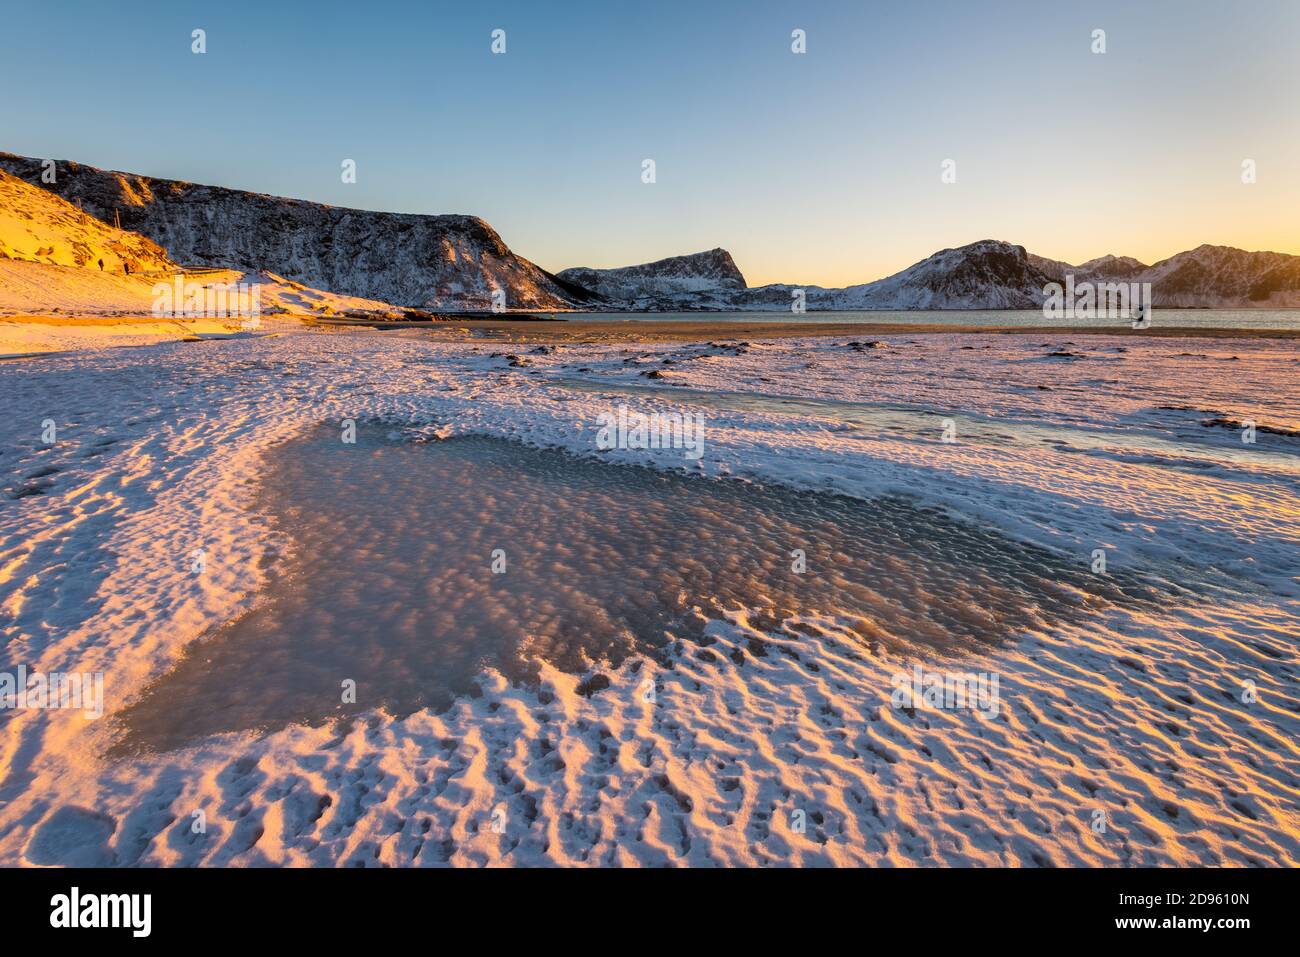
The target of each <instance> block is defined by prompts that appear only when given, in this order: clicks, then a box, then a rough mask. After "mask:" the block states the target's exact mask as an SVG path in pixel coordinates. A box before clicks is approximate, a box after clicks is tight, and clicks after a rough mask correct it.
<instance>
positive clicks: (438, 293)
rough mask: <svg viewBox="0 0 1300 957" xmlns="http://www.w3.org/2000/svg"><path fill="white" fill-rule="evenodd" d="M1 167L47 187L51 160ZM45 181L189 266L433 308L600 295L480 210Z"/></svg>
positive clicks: (97, 180) (165, 184) (88, 174)
mask: <svg viewBox="0 0 1300 957" xmlns="http://www.w3.org/2000/svg"><path fill="white" fill-rule="evenodd" d="M0 169H4V170H8V171H9V172H10V173H13V174H14V175H16V176H18V177H20V178H22V179H24V180H26V181H27V182H28V183H32V184H34V185H38V186H40V185H42V184H41V183H40V178H41V169H42V167H41V161H40V160H38V159H32V158H29V157H22V156H15V155H13V154H10V153H0ZM56 170H57V174H58V177H57V182H55V183H53V184H49V185H46V186H45V188H46V189H48V190H51V191H53V192H55V193H57V194H58V195H60V196H62V197H64V198H65V199H68V200H71V201H74V202H76V203H78V204H79V205H80V206H81V207H82V208H83V209H84V210H85V211H86V212H87V213H89V214H91V215H92V216H95V217H98V218H99V219H101V220H103V221H105V222H112V221H113V218H114V215H115V214H116V215H117V216H118V217H120V222H121V224H122V226H123V228H125V229H130V230H134V231H136V232H139V233H141V234H142V235H144V236H147V237H149V238H150V239H152V240H154V241H155V242H157V243H158V244H159V245H160V246H162V247H163V248H164V249H166V250H167V253H168V254H169V255H170V256H171V257H172V258H174V259H176V260H177V261H179V262H182V263H184V264H185V265H187V266H210V267H218V268H232V269H239V270H242V271H245V272H252V271H256V270H268V271H270V272H273V273H276V274H278V275H281V276H284V277H285V278H287V279H289V280H292V281H294V282H298V283H302V284H304V285H307V286H311V287H314V288H316V289H322V290H329V291H330V292H334V293H339V294H343V295H348V296H360V297H364V298H367V299H374V300H380V301H383V302H389V303H395V304H397V305H400V306H413V307H420V308H428V309H445V310H458V309H467V310H475V309H490V308H491V307H492V305H493V298H492V297H493V293H494V292H495V291H497V290H501V291H503V292H504V293H505V307H506V308H507V309H568V308H572V307H573V306H574V305H580V304H582V303H584V302H587V301H589V300H590V299H591V296H590V295H589V294H588V293H587V292H586V291H585V290H583V289H582V288H581V287H579V286H576V285H573V284H571V283H567V282H565V281H563V280H560V279H557V278H556V277H555V276H552V275H551V274H550V273H548V272H546V271H545V270H543V269H541V268H539V267H538V266H535V265H534V264H533V263H531V262H529V261H528V260H526V259H523V258H522V257H520V256H517V255H515V254H514V253H513V252H512V251H511V250H510V248H509V247H508V246H506V244H505V243H504V242H503V241H502V239H501V237H500V236H498V235H497V233H496V231H495V230H493V229H492V227H491V226H489V225H488V224H487V223H485V222H484V221H483V220H481V219H479V218H478V217H476V216H423V215H416V214H409V213H382V212H370V211H366V210H358V209H345V208H342V207H336V206H325V205H322V204H320V203H310V202H306V201H304V200H297V199H285V198H282V197H279V196H266V195H263V194H261V193H250V192H245V191H242V190H235V189H226V188H224V187H219V186H202V185H196V184H192V183H183V182H179V181H176V180H167V179H156V178H153V177H149V176H135V175H132V174H128V173H118V172H113V171H109V170H101V169H96V168H95V167H93V166H84V165H81V164H79V163H72V162H60V163H58V164H57V165H56Z"/></svg>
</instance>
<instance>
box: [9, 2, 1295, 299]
mask: <svg viewBox="0 0 1300 957" xmlns="http://www.w3.org/2000/svg"><path fill="white" fill-rule="evenodd" d="M5 6H6V9H5V11H4V14H3V20H2V21H0V22H2V23H3V33H0V58H3V62H4V63H5V75H6V83H7V87H8V88H7V90H6V94H5V96H4V97H3V98H2V99H0V133H2V135H0V149H6V150H9V151H12V152H17V153H23V154H27V155H33V156H40V157H55V158H58V159H76V160H80V161H83V162H87V163H91V164H93V165H97V166H106V167H110V168H114V169H123V170H129V171H132V172H140V173H147V174H152V175H157V176H166V177H171V178H177V179H186V180H191V181H197V182H206V183H217V184H222V185H228V186H236V187H240V188H246V189H255V190H259V191H263V192H269V193H276V194H280V195H287V196H295V197H301V198H306V199H312V200H317V201H321V202H327V203H334V204H338V205H346V206H356V207H363V208H369V209H386V210H396V211H404V212H423V213H440V212H463V213H473V214H476V215H479V216H482V217H483V218H485V219H486V220H487V221H488V222H490V223H491V224H492V225H493V226H494V227H496V228H497V230H498V231H500V232H501V234H502V236H503V237H504V239H505V240H506V242H507V243H508V244H510V246H511V247H512V248H514V249H515V250H516V251H517V252H519V253H520V254H521V255H524V256H526V257H528V258H530V259H533V260H534V261H536V262H538V263H539V264H540V265H542V266H544V267H546V268H549V269H560V268H563V267H565V266H572V265H591V266H614V265H625V264H628V263H633V262H643V261H647V260H651V259H656V258H660V257H663V256H669V255H675V254H679V253H684V252H692V251H697V250H701V249H708V248H712V247H714V246H723V247H725V248H727V249H729V250H730V251H731V252H732V254H733V256H734V257H735V258H736V261H737V263H738V264H739V265H740V267H741V269H742V270H743V271H744V272H745V273H746V276H747V277H748V278H749V279H750V281H751V283H755V284H757V283H760V282H771V281H790V282H799V283H819V284H822V285H842V284H845V283H851V282H862V281H867V280H870V279H874V278H877V277H879V276H881V275H884V274H886V273H889V272H891V271H894V270H896V269H898V268H901V267H903V266H906V265H908V264H909V263H911V262H914V261H916V260H918V259H920V258H923V257H924V256H926V255H929V254H930V253H932V252H934V251H935V250H937V249H940V248H943V247H945V246H955V245H960V244H962V243H966V242H971V241H974V240H976V239H981V238H986V237H992V238H998V239H1006V240H1010V241H1012V242H1018V243H1022V244H1024V245H1025V246H1027V247H1029V248H1030V249H1031V250H1032V251H1034V252H1038V253H1040V254H1043V255H1048V256H1052V257H1055V258H1060V259H1067V260H1071V261H1081V260H1083V259H1087V258H1090V257H1092V256H1096V255H1101V254H1103V253H1107V252H1114V253H1117V254H1128V255H1135V256H1138V257H1139V258H1144V259H1146V260H1147V261H1151V260H1154V259H1158V258H1162V257H1163V256H1167V255H1170V254H1172V253H1174V252H1177V251H1179V250H1181V249H1183V248H1186V247H1189V246H1194V245H1198V244H1200V243H1202V242H1211V243H1224V244H1229V245H1237V246H1242V247H1244V248H1248V249H1277V250H1280V251H1283V252H1292V253H1300V231H1298V230H1296V228H1295V222H1296V221H1297V218H1298V216H1297V214H1300V56H1298V55H1297V53H1296V49H1297V42H1298V41H1300V3H1297V2H1294V0H1252V2H1249V3H1244V4H1225V3H1217V2H1202V0H1183V2H1175V0H1167V2H1165V0H1151V2H1145V3H1134V2H1127V3H1074V2H1051V0H1042V2H1036V3H1034V2H1025V3H1021V2H1014V0H1006V2H989V3H981V2H975V0H971V2H962V3H948V2H925V0H920V2H908V3H903V2H899V3H896V4H888V5H885V4H874V3H866V2H829V0H828V2H815V0H805V2H800V3H794V2H789V3H787V2H759V0H751V2H706V0H695V2H681V3H679V2H671V0H668V2H663V0H661V2H653V3H631V2H615V0H610V2H606V3H595V2H552V0H533V2H531V3H490V2H485V3H439V2H422V3H399V2H383V0H374V2H367V3H357V2H348V3H339V2H334V3H313V4H306V3H303V4H296V3H285V2H263V3H242V2H222V3H216V2H208V3H183V2H179V3H178V2H168V3H148V2H142V3H132V4H116V3H105V2H95V3H88V2H81V0H74V2H70V3H60V4H35V3H29V4H18V3H13V2H7V3H6V5H5ZM196 28H202V29H204V30H205V31H206V32H207V46H208V52H207V53H206V54H204V55H201V56H200V55H195V54H193V53H192V52H191V49H190V47H191V31H192V30H194V29H196ZM495 28H501V29H504V30H505V31H506V36H507V52H506V54H505V55H501V56H495V55H493V54H492V53H491V50H490V42H491V39H490V33H491V31H492V30H493V29H495ZM795 28H800V29H803V30H805V31H806V32H807V38H808V39H807V44H808V52H807V53H806V54H804V55H795V54H793V53H792V52H791V50H790V42H791V40H790V33H791V30H793V29H795ZM1094 29H1104V30H1105V31H1106V44H1107V52H1106V53H1105V54H1103V55H1097V54H1094V53H1093V52H1092V51H1091V49H1090V46H1091V43H1092V39H1091V34H1092V31H1093V30H1094ZM646 158H651V159H654V160H655V163H656V166H657V182H656V183H654V184H653V185H647V184H644V183H642V182H641V163H642V160H643V159H646ZM344 159H354V160H356V162H357V169H358V174H357V182H356V183H355V184H344V183H342V182H341V179H340V163H341V162H342V161H343V160H344ZM945 159H953V160H955V161H956V170H957V182H956V183H952V184H944V183H942V182H941V179H940V172H941V163H942V162H943V161H944V160H945ZM1244 159H1253V160H1254V161H1255V162H1256V164H1257V169H1258V181H1257V182H1256V183H1254V184H1253V185H1249V186H1247V185H1243V184H1242V182H1241V174H1240V170H1241V163H1242V161H1243V160H1244Z"/></svg>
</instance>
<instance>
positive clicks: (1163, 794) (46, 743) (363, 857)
mask: <svg viewBox="0 0 1300 957" xmlns="http://www.w3.org/2000/svg"><path fill="white" fill-rule="evenodd" d="M722 334H725V333H719V335H722ZM853 342H856V343H857V345H856V346H854V345H852V344H851V343H853ZM651 373H653V375H651ZM1298 379H1300V354H1297V350H1296V348H1295V346H1294V344H1293V343H1292V342H1289V341H1284V340H1281V339H1277V340H1274V339H1267V338H1251V339H1225V340H1220V339H1214V338H1187V339H1170V338H1154V337H1138V336H1125V337H1109V336H1099V335H1091V336H1086V337H1076V336H1071V335H1070V334H1067V333H1061V334H1050V335H1039V334H1033V335H1014V336H1010V335H991V334H981V333H960V334H940V335H912V334H909V333H908V332H906V331H901V332H897V333H892V334H889V335H880V336H876V337H874V338H872V339H870V340H868V339H867V338H866V337H854V336H843V337H838V336H831V337H821V338H811V337H809V338H799V337H794V338H781V339H773V340H754V341H751V342H741V341H736V340H717V339H715V340H714V341H713V342H712V343H709V342H707V341H699V342H691V341H681V342H662V343H624V344H619V345H611V344H583V343H581V342H571V341H566V342H557V343H556V344H554V345H534V344H513V345H512V344H508V343H498V342H489V341H484V340H482V339H477V338H473V337H468V336H465V337H460V338H457V337H455V336H447V335H442V336H439V337H436V338H435V337H434V336H433V335H431V334H429V333H427V332H423V331H420V330H418V329H413V330H410V331H407V330H400V331H395V332H374V331H361V330H345V331H331V332H328V333H325V332H318V331H299V330H286V331H284V332H283V334H280V335H276V336H265V337H243V338H237V339H229V340H212V341H192V342H165V343H160V344H154V345H148V346H142V347H137V348H129V349H88V350H86V351H79V352H74V353H67V354H62V355H56V356H49V357H44V358H35V359H25V360H20V361H14V362H8V363H3V364H0V380H3V382H2V384H0V389H3V393H4V395H5V396H6V406H7V411H8V415H7V416H6V417H5V419H4V420H3V423H0V436H2V441H0V448H3V463H4V468H3V475H4V484H5V487H4V490H3V494H4V499H3V501H4V506H3V509H2V510H0V609H3V612H4V617H3V623H2V625H0V627H2V628H3V632H2V633H3V636H4V639H5V641H6V642H7V644H6V659H5V661H4V669H5V670H7V671H12V670H14V669H15V668H16V667H18V666H19V665H22V666H24V667H25V668H26V669H27V670H28V671H29V672H33V673H44V674H53V673H68V672H77V673H83V674H90V673H102V674H103V688H104V699H103V710H104V715H103V716H102V717H99V718H95V719H87V717H86V716H85V715H84V714H83V713H81V712H80V711H73V710H70V709H68V710H55V709H40V708H27V709H16V710H11V711H6V712H5V713H4V716H3V719H0V720H2V721H3V728H4V731H3V735H2V736H0V741H2V745H0V746H2V747H3V757H2V758H0V762H2V764H0V767H2V768H3V779H0V863H3V864H10V865H12V864H24V863H26V864H67V863H82V864H115V865H132V864H143V865H163V864H216V865H220V864H236V865H256V864H269V863H272V864H298V865H306V864H318V865H422V866H427V865H442V864H454V865H473V864H487V863H512V864H524V865H532V864H598V863H599V864H619V863H623V864H650V865H654V864H672V863H689V864H696V865H711V864H716V865H725V864H753V865H797V864H903V865H940V864H956V865H960V864H974V865H998V864H1011V865H1027V866H1037V865H1053V864H1055V865H1070V864H1101V865H1189V864H1225V865H1263V866H1279V865H1285V866H1295V865H1296V864H1297V862H1300V812H1298V806H1297V793H1300V752H1298V749H1297V744H1296V741H1297V731H1300V695H1298V694H1297V686H1296V679H1297V654H1296V649H1297V639H1300V586H1298V585H1297V580H1296V570H1297V568H1300V560H1298V559H1300V547H1298V546H1300V530H1297V521H1296V520H1297V517H1298V516H1300V435H1297V434H1296V433H1297V432H1298V431H1300V417H1298V416H1297V411H1296V404H1295V397H1296V394H1297V389H1296V384H1297V381H1298ZM620 407H622V408H624V409H626V410H628V411H629V412H631V413H634V414H635V413H651V412H656V411H659V412H677V413H682V414H687V413H690V414H698V415H700V416H702V421H703V423H704V433H703V436H704V446H703V454H702V455H700V456H699V457H697V458H690V457H687V456H684V455H683V454H682V450H681V449H680V448H664V449H642V448H613V449H605V448H601V447H600V444H599V443H598V442H597V432H598V422H599V421H600V417H601V416H602V415H603V414H604V415H608V414H610V413H611V412H612V411H613V410H617V409H619V408H620ZM347 420H350V421H352V422H353V423H355V424H356V426H357V427H358V428H360V429H363V430H364V429H370V428H384V429H386V430H388V431H391V432H393V433H394V434H395V435H397V436H398V437H400V438H409V439H412V440H415V439H424V440H430V441H433V440H437V439H440V438H441V439H445V438H447V437H450V436H456V435H468V434H475V435H484V436H492V437H497V438H504V439H510V440H514V441H516V442H519V443H523V444H525V445H530V446H536V447H542V448H558V449H565V450H568V451H569V452H571V453H573V454H574V455H577V456H581V457H584V458H585V459H590V460H593V461H608V462H621V463H626V464H635V465H645V466H650V467H654V468H660V469H672V470H686V471H688V472H689V473H690V474H695V475H701V476H704V477H706V478H707V479H709V480H722V479H729V480H732V481H735V480H738V479H744V480H747V481H751V482H763V483H766V484H773V485H780V486H787V487H790V488H793V489H804V490H818V491H824V492H835V493H839V494H842V495H846V496H850V497H853V498H855V499H860V500H862V501H863V502H865V503H870V502H872V501H873V500H876V499H878V498H879V497H880V496H891V497H903V498H905V499H907V500H909V501H912V502H915V503H916V504H917V506H918V507H930V506H935V507H939V508H941V509H943V511H944V513H945V515H946V517H949V518H952V519H955V520H957V521H960V522H963V523H968V524H970V525H972V526H974V527H977V528H979V529H988V530H991V531H993V532H996V533H997V534H998V535H1002V536H1006V537H1009V538H1010V539H1013V540H1016V541H1021V542H1024V543H1027V545H1032V546H1033V547H1037V548H1045V549H1049V550H1051V551H1052V552H1053V553H1054V554H1055V555H1056V556H1058V557H1059V558H1060V559H1061V560H1063V561H1065V562H1077V564H1078V568H1079V570H1080V574H1082V575H1097V576H1100V577H1101V578H1106V577H1108V576H1110V577H1113V576H1118V575H1123V574H1133V575H1139V576H1143V577H1144V578H1150V579H1151V580H1154V581H1159V582H1168V583H1172V584H1173V585H1176V586H1180V587H1176V588H1171V589H1170V590H1169V591H1168V594H1167V600H1164V601H1162V602H1158V603H1150V602H1147V603H1141V604H1134V605H1125V604H1123V603H1120V602H1116V603H1104V604H1103V606H1101V607H1090V608H1089V609H1088V611H1087V613H1086V614H1081V615H1077V616H1072V617H1070V618H1069V619H1068V620H1062V621H1057V622H1054V623H1053V624H1052V625H1051V627H1042V628H1039V627H1033V628H1028V629H1023V630H1021V631H1019V632H1018V633H1017V634H1016V635H1015V636H1014V640H1011V641H1009V642H1006V643H1002V644H998V645H991V646H989V647H988V648H986V649H981V650H979V651H972V650H969V649H963V650H952V649H949V650H947V651H945V652H940V651H938V650H936V649H935V648H934V647H931V646H929V645H926V644H924V643H917V644H916V645H915V646H914V647H897V646H895V645H894V644H891V643H884V644H881V643H873V642H870V641H864V639H863V635H862V634H861V630H860V629H858V630H855V629H854V628H852V627H849V626H848V625H846V624H845V622H843V621H839V620H835V619H834V618H833V617H831V616H797V617H796V618H795V619H792V620H788V621H786V622H784V623H779V622H778V623H774V622H772V621H771V620H769V619H768V618H767V617H765V616H761V615H757V614H754V613H753V610H750V609H742V608H736V609H733V610H731V611H730V612H729V613H728V614H725V615H704V614H701V615H700V616H699V617H700V620H699V621H698V622H696V625H697V628H696V630H695V631H694V632H692V635H691V636H690V637H684V638H682V639H681V640H677V641H674V642H673V643H672V644H671V645H670V646H669V647H668V649H667V654H666V655H665V656H663V657H662V658H660V659H659V660H653V659H651V658H647V657H643V656H640V655H631V656H629V657H627V658H626V659H625V660H623V661H621V662H620V663H619V664H618V665H617V666H616V667H614V666H607V665H605V664H604V663H602V662H600V661H593V662H591V663H590V667H586V668H583V669H577V670H575V671H572V672H566V671H562V670H560V669H559V668H557V667H555V666H554V665H553V664H552V663H548V662H546V661H545V660H542V661H540V662H537V677H536V680H535V681H525V682H521V683H519V684H517V685H511V683H510V682H508V681H507V680H506V679H505V678H504V677H503V676H502V675H501V674H500V673H498V672H496V671H494V670H490V669H489V670H485V671H484V672H483V673H482V674H481V676H480V677H479V679H478V682H477V684H478V687H477V689H476V690H475V692H474V693H472V694H467V695H463V696H460V697H458V698H456V700H455V701H454V703H453V704H452V705H451V707H450V708H449V709H446V710H443V709H436V710H433V711H430V710H422V711H417V712H415V713H413V714H410V715H408V716H404V717H401V718H397V717H394V716H391V715H388V714H385V713H382V712H379V711H367V710H366V707H365V703H366V699H365V688H364V687H362V688H360V689H359V691H358V695H359V696H358V703H357V707H356V708H348V709H345V711H346V713H348V714H352V713H355V712H357V711H360V712H363V713H364V714H363V718H362V719H361V720H357V721H356V722H355V723H352V722H351V721H348V722H345V723H344V724H342V725H338V724H329V723H327V724H324V725H319V726H304V725H295V726H289V727H270V728H266V729H264V733H258V732H256V731H252V730H249V731H243V732H239V733H231V734H226V735H222V736H217V737H212V738H207V739H203V740H200V741H197V742H194V743H191V744H189V745H187V746H185V747H182V748H180V749H177V750H170V751H167V752H165V753H145V754H140V753H129V754H125V755H124V754H122V753H121V752H120V750H115V748H114V745H115V743H117V742H118V741H119V739H120V736H121V734H122V727H121V723H120V721H119V720H118V717H117V716H118V714H119V713H120V712H121V711H122V710H123V709H124V708H126V707H128V706H129V705H131V704H132V703H134V702H136V701H138V700H139V699H140V697H141V695H142V693H143V692H144V691H145V689H147V688H148V687H149V686H150V685H151V684H152V683H154V682H157V681H158V679H160V678H161V677H162V676H164V675H165V674H167V673H168V672H169V671H170V670H171V669H172V668H173V666H174V665H175V663H176V662H177V661H178V660H179V659H180V658H181V656H182V652H183V651H184V649H185V648H186V646H187V645H189V644H190V643H191V642H193V641H194V640H195V639H196V638H198V637H199V636H201V635H206V634H210V633H212V632H213V631H214V630H216V629H219V628H220V627H221V626H222V625H223V624H225V623H227V622H230V621H231V620H233V619H236V618H238V617H239V616H240V615H242V614H245V613H247V612H248V611H249V610H250V609H253V608H256V607H258V605H259V603H260V602H264V601H266V596H267V595H268V594H273V593H274V591H275V587H276V584H277V579H278V576H280V575H281V574H282V573H283V572H284V571H285V569H287V568H290V567H296V568H310V567H311V556H310V555H304V554H301V551H300V549H299V539H300V537H301V536H296V535H295V533H294V529H293V528H291V527H285V526H284V525H283V523H277V522H274V521H272V519H271V518H270V516H269V515H268V514H267V512H266V510H265V509H264V508H263V507H262V502H261V496H260V492H259V490H260V489H261V487H262V483H263V482H264V481H265V480H266V479H267V476H268V475H269V474H272V473H273V471H274V457H275V455H276V454H277V449H278V448H279V447H280V446H281V445H282V444H283V443H285V442H288V441H290V440H294V439H295V438H298V437H301V436H303V435H304V434H307V433H308V432H310V431H311V430H313V429H318V428H320V427H321V426H322V424H324V425H328V426H330V427H331V428H341V427H342V424H343V423H344V422H345V421H347ZM51 421H52V422H53V432H52V433H51V432H50V430H49V423H50V422H51ZM1246 430H1251V431H1250V436H1251V437H1252V438H1253V439H1254V441H1253V442H1243V441H1242V436H1243V433H1244V432H1245V431H1246ZM48 439H52V441H47V440H48ZM384 493H385V490H384V488H382V487H358V488H356V489H355V495H356V496H357V497H358V498H361V497H370V498H373V497H382V496H383V495H384ZM447 507H448V508H449V509H454V508H455V503H454V502H449V503H447ZM307 520H310V513H309V512H308V513H307ZM438 520H439V516H438V515H436V514H435V515H429V516H428V521H429V522H431V523H432V522H437V521H438ZM502 533H503V535H504V536H506V538H505V539H504V540H506V541H508V540H509V539H508V534H509V530H508V529H503V530H502ZM507 549H508V546H507ZM1099 552H1100V553H1101V554H1103V555H1104V560H1105V563H1106V569H1107V570H1105V571H1097V570H1096V567H1097V565H1096V563H1097V555H1098V553H1099ZM196 562H197V564H196ZM490 562H491V558H490V556H488V555H484V556H483V557H482V563H483V573H484V574H491V572H490V571H489V570H488V567H489V564H490ZM816 573H817V569H816V567H815V565H814V566H813V567H812V568H810V574H816ZM507 574H508V573H507ZM900 575H903V576H904V577H905V570H900ZM557 584H562V583H557ZM1181 586H1186V587H1181ZM944 597H945V596H944V595H942V594H939V595H930V596H927V600H928V601H931V602H935V603H942V602H943V600H944ZM883 614H885V612H884V611H883V610H882V615H883ZM193 653H194V654H198V655H201V654H203V650H202V648H199V649H196V650H195V651H194V652H193ZM918 666H919V667H920V668H921V669H922V671H923V672H925V673H930V672H960V673H979V674H984V675H994V676H997V678H998V689H999V694H1000V701H999V706H998V708H997V710H996V714H992V713H980V712H979V711H977V710H976V709H973V708H935V707H927V706H915V707H913V706H908V707H898V706H896V702H897V697H896V692H897V690H898V688H899V686H900V681H899V678H898V676H899V675H907V676H910V675H912V674H913V673H914V672H915V669H916V668H917V667H918ZM595 675H599V676H602V677H601V679H600V680H598V681H594V682H593V676H595ZM341 677H346V676H341ZM606 681H607V683H608V686H607V687H602V686H604V685H605V684H606ZM913 704H916V702H913ZM184 706H185V702H184V701H183V700H181V701H178V702H177V707H184ZM200 823H201V825H202V826H201V827H199V826H198V825H199V824H200Z"/></svg>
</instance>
